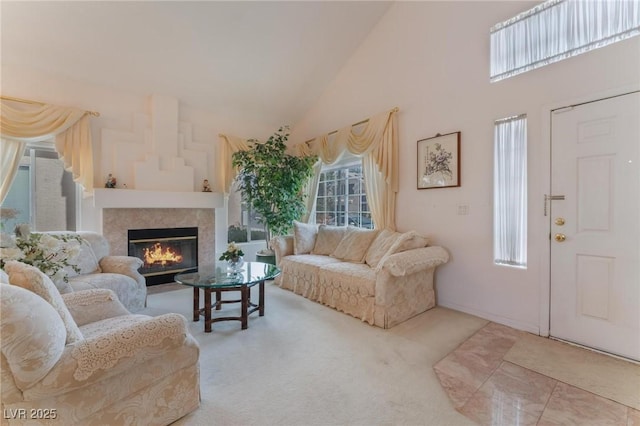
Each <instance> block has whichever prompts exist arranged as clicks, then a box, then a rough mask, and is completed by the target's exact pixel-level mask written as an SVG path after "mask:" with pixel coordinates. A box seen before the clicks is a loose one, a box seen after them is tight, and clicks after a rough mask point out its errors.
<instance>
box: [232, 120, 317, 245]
mask: <svg viewBox="0 0 640 426" xmlns="http://www.w3.org/2000/svg"><path fill="white" fill-rule="evenodd" d="M288 130H289V128H288V127H286V126H285V127H281V128H279V129H278V131H277V132H275V133H274V134H273V135H271V136H270V137H269V139H268V140H267V141H266V142H260V141H258V140H255V139H253V140H250V141H249V143H250V148H249V149H248V150H246V151H237V152H235V153H234V154H233V165H234V166H235V167H237V168H238V169H239V172H238V177H237V179H238V183H239V184H238V189H239V191H241V192H242V194H243V195H244V197H245V199H246V200H247V202H248V203H249V204H250V205H251V207H252V208H253V209H254V211H255V212H256V213H258V214H259V216H260V222H261V223H262V224H263V225H264V226H265V231H266V239H267V248H266V250H262V251H261V252H259V254H261V255H262V256H273V251H272V250H271V248H270V246H269V241H270V240H271V237H272V236H276V235H285V234H286V233H287V232H289V230H290V229H291V226H292V224H293V221H294V220H298V219H300V218H301V217H302V215H303V214H304V212H305V203H304V196H303V194H302V188H303V186H304V184H305V183H306V181H307V179H309V177H311V174H312V171H313V165H314V163H315V162H316V157H313V156H309V157H296V156H294V155H290V154H287V152H286V149H287V145H286V141H287V140H288V138H289V133H288Z"/></svg>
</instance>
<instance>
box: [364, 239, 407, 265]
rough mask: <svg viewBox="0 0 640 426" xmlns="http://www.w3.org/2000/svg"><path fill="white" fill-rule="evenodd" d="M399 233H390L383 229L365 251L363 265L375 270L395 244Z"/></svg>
mask: <svg viewBox="0 0 640 426" xmlns="http://www.w3.org/2000/svg"><path fill="white" fill-rule="evenodd" d="M400 235H401V234H400V233H399V232H395V231H391V230H389V229H384V230H382V231H381V232H380V233H378V236H376V239H375V240H373V242H372V243H371V246H369V250H367V254H366V256H365V259H364V260H365V263H366V264H367V265H369V266H371V267H372V268H376V267H377V266H378V263H380V260H382V258H383V257H384V255H385V254H387V252H388V251H389V249H390V248H391V246H392V245H393V243H395V242H396V240H397V239H398V237H400Z"/></svg>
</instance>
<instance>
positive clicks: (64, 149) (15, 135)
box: [0, 102, 93, 202]
mask: <svg viewBox="0 0 640 426" xmlns="http://www.w3.org/2000/svg"><path fill="white" fill-rule="evenodd" d="M0 119H1V121H0V123H1V127H0V148H1V149H0V154H1V155H2V159H1V160H2V161H1V164H2V172H1V173H0V175H1V176H2V182H0V202H2V201H4V199H5V197H6V195H7V193H8V192H9V188H10V187H11V184H12V183H13V179H14V178H15V176H16V173H17V171H18V165H19V163H20V158H21V157H22V156H23V155H24V149H25V147H26V144H27V142H38V141H44V140H48V139H51V138H53V137H54V136H55V149H56V151H57V152H58V155H59V157H60V159H61V160H62V161H63V162H64V166H65V169H67V170H68V171H70V172H71V173H72V174H73V179H74V181H76V182H78V183H80V184H81V185H82V186H83V187H84V189H85V191H87V192H90V191H92V190H93V150H92V145H91V129H90V127H89V116H88V112H87V111H83V110H79V109H76V108H67V107H60V106H56V105H48V104H44V105H32V104H29V105H24V106H23V108H20V109H18V108H14V107H12V106H11V105H8V104H7V103H6V102H3V103H2V110H1V112H0Z"/></svg>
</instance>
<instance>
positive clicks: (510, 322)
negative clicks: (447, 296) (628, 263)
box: [437, 300, 540, 336]
mask: <svg viewBox="0 0 640 426" xmlns="http://www.w3.org/2000/svg"><path fill="white" fill-rule="evenodd" d="M437 305H438V306H442V307H443V308H449V309H453V310H454V311H460V312H464V313H465V314H469V315H474V316H476V317H480V318H484V319H486V320H489V321H492V322H495V323H498V324H502V325H506V326H507V327H512V328H515V329H518V330H522V331H526V332H528V333H532V334H535V335H536V336H539V335H540V327H539V326H538V325H537V324H529V323H524V322H521V321H517V320H514V319H513V318H507V317H503V316H501V315H496V314H492V313H489V312H484V311H481V310H478V309H473V308H470V307H468V306H461V305H458V304H456V303H451V302H448V301H446V300H439V301H438V304H437Z"/></svg>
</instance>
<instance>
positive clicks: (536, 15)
mask: <svg viewBox="0 0 640 426" xmlns="http://www.w3.org/2000/svg"><path fill="white" fill-rule="evenodd" d="M638 34H640V4H639V3H638V2H637V1H629V0H606V1H593V0H550V1H547V2H545V3H543V4H541V5H538V6H536V7H534V8H533V9H530V10H528V11H526V12H523V13H521V14H520V15H518V16H516V17H514V18H511V19H509V20H508V21H505V22H502V23H500V24H497V25H495V26H494V27H493V28H491V81H492V82H493V81H499V80H502V79H505V78H508V77H512V76H514V75H517V74H520V73H523V72H525V71H529V70H532V69H535V68H539V67H541V66H544V65H548V64H551V63H553V62H558V61H561V60H563V59H566V58H570V57H572V56H576V55H579V54H581V53H584V52H588V51H590V50H594V49H597V48H599V47H603V46H606V45H609V44H611V43H615V42H617V41H620V40H624V39H626V38H629V37H633V36H636V35H638Z"/></svg>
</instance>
